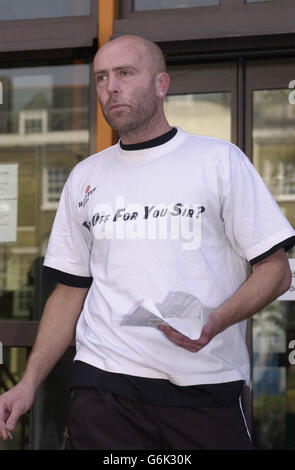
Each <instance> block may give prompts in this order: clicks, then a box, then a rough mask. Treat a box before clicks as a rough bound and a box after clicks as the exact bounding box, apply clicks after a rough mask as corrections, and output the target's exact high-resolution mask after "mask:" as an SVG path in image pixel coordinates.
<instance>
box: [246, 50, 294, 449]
mask: <svg viewBox="0 0 295 470" xmlns="http://www.w3.org/2000/svg"><path fill="white" fill-rule="evenodd" d="M294 79H295V62H294V60H288V59H285V60H278V61H264V62H253V63H251V62H250V63H248V64H247V68H246V152H247V154H248V155H252V158H253V164H254V166H255V167H256V168H257V170H258V171H259V173H260V175H261V176H262V178H263V179H264V181H265V183H266V185H267V186H268V188H269V189H270V191H271V192H272V194H273V196H274V197H275V199H276V201H277V203H278V204H279V206H280V207H281V209H282V211H283V212H284V213H285V215H286V217H287V218H288V219H289V221H290V222H291V224H292V225H293V226H294V227H295V104H294V100H292V95H291V93H292V90H291V88H289V84H290V82H291V81H292V80H294ZM288 256H289V262H290V265H291V270H292V272H293V280H294V276H295V250H294V249H293V250H292V251H291V252H289V254H288ZM294 301H295V283H294V282H293V285H292V287H291V288H290V290H289V291H288V292H287V293H286V294H284V295H283V296H281V297H279V298H278V299H277V300H276V301H274V302H272V304H270V305H269V306H268V307H267V308H265V309H264V310H263V311H261V312H260V313H258V314H257V315H255V316H254V317H253V319H252V326H253V329H252V362H253V369H252V371H253V373H252V382H253V389H252V400H253V426H252V429H253V433H254V437H255V443H256V446H257V448H259V449H293V450H294V449H295V365H294V364H295V361H294V354H293V355H292V351H293V350H294V346H295V341H294V340H295V302H294Z"/></svg>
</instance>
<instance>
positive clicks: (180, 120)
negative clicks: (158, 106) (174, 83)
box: [164, 92, 231, 141]
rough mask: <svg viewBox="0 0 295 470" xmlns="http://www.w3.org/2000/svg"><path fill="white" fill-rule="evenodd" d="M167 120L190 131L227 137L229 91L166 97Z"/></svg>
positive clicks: (229, 105) (228, 138)
mask: <svg viewBox="0 0 295 470" xmlns="http://www.w3.org/2000/svg"><path fill="white" fill-rule="evenodd" d="M164 109H165V114H166V117H167V120H168V122H169V124H170V125H171V126H179V127H181V128H182V129H183V130H185V131H187V132H192V133H193V134H199V135H207V136H211V137H219V138H221V139H225V140H229V141H230V140H231V94H230V93H229V92H224V93H223V92H222V93H196V94H187V95H174V96H167V97H166V98H165V101H164Z"/></svg>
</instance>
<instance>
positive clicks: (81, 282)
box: [43, 266, 92, 287]
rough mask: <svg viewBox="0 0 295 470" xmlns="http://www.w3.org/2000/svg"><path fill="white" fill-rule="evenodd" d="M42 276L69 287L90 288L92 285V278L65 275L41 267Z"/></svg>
mask: <svg viewBox="0 0 295 470" xmlns="http://www.w3.org/2000/svg"><path fill="white" fill-rule="evenodd" d="M43 274H44V276H46V277H48V278H50V279H53V280H54V281H56V282H60V283H61V284H65V285H66V286H70V287H90V286H91V284H92V277H84V276H75V275H74V274H69V273H65V272H63V271H59V270H58V269H54V268H49V267H48V266H43Z"/></svg>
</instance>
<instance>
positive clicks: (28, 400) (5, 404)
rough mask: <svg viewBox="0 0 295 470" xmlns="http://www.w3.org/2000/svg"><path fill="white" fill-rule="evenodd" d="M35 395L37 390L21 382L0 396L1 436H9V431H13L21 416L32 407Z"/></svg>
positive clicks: (5, 437)
mask: <svg viewBox="0 0 295 470" xmlns="http://www.w3.org/2000/svg"><path fill="white" fill-rule="evenodd" d="M34 396H35V390H34V389H33V388H32V387H29V386H26V385H23V384H22V383H21V382H20V383H19V384H17V385H16V386H15V387H13V388H12V389H11V390H9V391H8V392H5V393H3V395H1V396H0V438H1V437H3V439H4V440H6V439H7V438H8V432H7V431H13V430H14V428H15V426H16V423H17V421H18V419H19V417H20V416H21V415H23V414H24V413H26V412H27V411H28V410H29V409H30V408H31V406H32V403H33V400H34ZM3 422H4V423H5V426H4V425H3Z"/></svg>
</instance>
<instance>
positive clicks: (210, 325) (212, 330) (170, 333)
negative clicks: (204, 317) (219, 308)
mask: <svg viewBox="0 0 295 470" xmlns="http://www.w3.org/2000/svg"><path fill="white" fill-rule="evenodd" d="M158 328H159V330H161V331H162V332H163V333H164V334H165V335H166V336H167V338H168V339H170V341H173V343H175V344H177V345H178V346H180V347H181V348H184V349H187V350H188V351H190V352H197V351H200V349H202V348H203V347H204V346H206V345H207V344H208V343H209V342H210V341H211V339H212V338H213V337H214V336H215V335H216V334H217V333H218V332H219V328H220V327H219V324H218V321H217V319H216V318H215V316H214V315H213V313H212V314H211V315H210V317H209V319H208V321H207V323H206V324H205V325H204V327H203V329H202V331H201V335H200V337H199V338H198V339H190V338H188V337H187V336H185V335H183V334H182V333H179V331H177V330H175V329H174V328H172V326H164V325H159V326H158Z"/></svg>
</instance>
